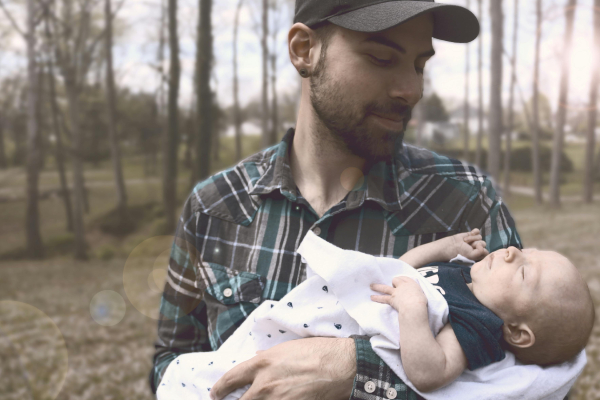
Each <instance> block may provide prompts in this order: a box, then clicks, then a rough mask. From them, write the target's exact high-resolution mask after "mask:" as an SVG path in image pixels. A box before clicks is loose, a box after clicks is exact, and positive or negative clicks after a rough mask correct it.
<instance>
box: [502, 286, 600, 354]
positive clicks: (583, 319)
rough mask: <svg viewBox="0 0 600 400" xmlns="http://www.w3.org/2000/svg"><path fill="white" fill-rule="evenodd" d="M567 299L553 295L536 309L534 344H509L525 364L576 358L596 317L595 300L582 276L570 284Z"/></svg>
mask: <svg viewBox="0 0 600 400" xmlns="http://www.w3.org/2000/svg"><path fill="white" fill-rule="evenodd" d="M568 289H569V290H568V297H569V298H567V299H563V298H554V299H551V301H550V302H549V304H547V305H548V307H545V309H542V307H540V309H539V310H537V312H536V315H535V316H534V317H533V321H532V325H531V328H532V330H533V332H534V335H535V343H534V345H533V346H531V347H529V348H525V349H521V348H517V347H514V346H510V345H509V346H508V347H509V350H510V351H511V352H513V353H514V354H515V356H516V357H517V358H518V359H519V361H521V362H522V363H525V364H537V365H541V366H546V365H552V364H559V363H562V362H565V361H568V360H570V359H572V358H573V357H575V356H576V355H577V354H578V353H579V352H581V350H583V349H584V348H585V346H586V344H587V342H588V340H589V338H590V335H591V333H592V328H593V327H594V322H595V318H596V313H595V311H594V302H593V300H592V296H591V294H590V290H589V288H588V285H587V284H586V283H585V281H584V280H583V278H582V277H581V275H579V284H576V285H570V286H569V288H568Z"/></svg>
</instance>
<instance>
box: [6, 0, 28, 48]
mask: <svg viewBox="0 0 600 400" xmlns="http://www.w3.org/2000/svg"><path fill="white" fill-rule="evenodd" d="M0 8H1V9H2V11H3V12H4V14H5V15H6V18H8V20H9V21H10V23H11V25H12V26H13V28H15V30H16V31H17V32H18V33H19V35H21V36H22V37H23V39H25V40H27V35H26V34H25V32H24V31H23V30H22V29H21V28H19V24H17V21H15V19H14V18H13V16H12V14H11V13H10V12H9V11H8V10H7V9H6V7H5V6H4V3H3V2H2V0H0Z"/></svg>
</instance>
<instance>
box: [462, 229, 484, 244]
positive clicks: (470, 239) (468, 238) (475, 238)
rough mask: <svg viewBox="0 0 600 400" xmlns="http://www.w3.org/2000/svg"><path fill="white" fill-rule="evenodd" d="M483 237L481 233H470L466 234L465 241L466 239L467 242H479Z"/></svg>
mask: <svg viewBox="0 0 600 400" xmlns="http://www.w3.org/2000/svg"><path fill="white" fill-rule="evenodd" d="M477 231H479V230H477ZM481 239H483V237H482V236H481V235H480V234H476V235H473V234H472V233H471V234H470V235H468V236H465V239H464V241H465V243H468V244H473V243H474V242H477V241H478V240H481Z"/></svg>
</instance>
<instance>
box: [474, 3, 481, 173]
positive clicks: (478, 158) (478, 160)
mask: <svg viewBox="0 0 600 400" xmlns="http://www.w3.org/2000/svg"><path fill="white" fill-rule="evenodd" d="M477 10H478V15H479V23H480V24H481V23H482V22H483V6H482V0H477ZM477 47H478V48H477V50H478V55H477V80H478V89H479V104H478V105H477V106H478V108H479V110H478V111H477V114H478V115H477V119H478V124H477V147H476V150H475V165H477V166H479V167H481V141H482V138H483V34H482V33H480V34H479V39H478V41H477Z"/></svg>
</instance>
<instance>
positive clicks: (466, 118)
mask: <svg viewBox="0 0 600 400" xmlns="http://www.w3.org/2000/svg"><path fill="white" fill-rule="evenodd" d="M470 7H471V1H470V0H467V8H470ZM469 47H470V46H469V44H467V46H466V48H465V52H466V54H465V105H464V108H465V109H464V123H463V134H464V152H463V158H464V159H465V161H468V160H469V139H470V136H471V132H470V131H469V118H470V116H469V114H470V111H471V110H470V109H469V74H470V71H469V69H470V67H471V65H470V60H469V56H470V55H471V53H470V51H469V50H470V48H469Z"/></svg>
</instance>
